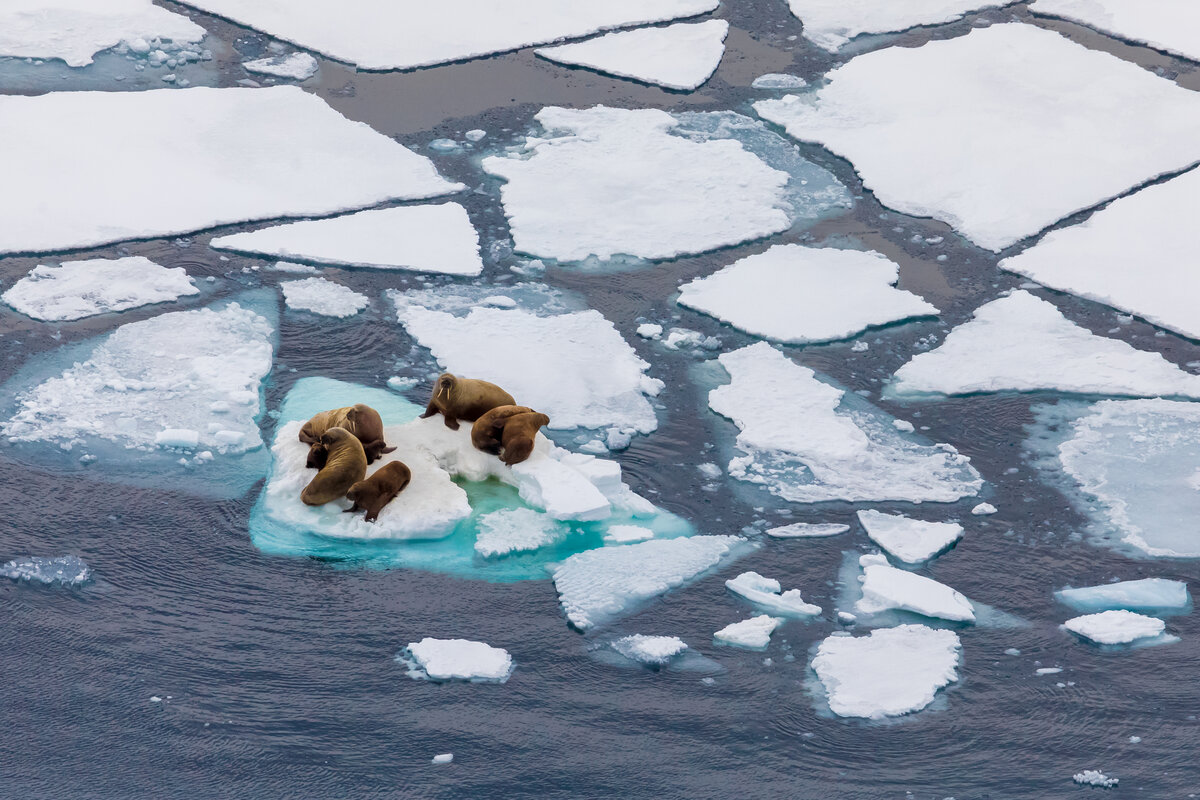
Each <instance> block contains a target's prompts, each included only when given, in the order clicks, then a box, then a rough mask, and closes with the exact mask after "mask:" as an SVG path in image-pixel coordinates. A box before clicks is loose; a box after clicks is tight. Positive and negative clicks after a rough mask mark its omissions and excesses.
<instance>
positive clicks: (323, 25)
mask: <svg viewBox="0 0 1200 800" xmlns="http://www.w3.org/2000/svg"><path fill="white" fill-rule="evenodd" d="M187 5H189V6H194V7H195V8H199V9H202V10H204V11H208V12H210V13H212V14H217V15H219V16H222V17H226V18H228V19H231V20H233V21H234V22H238V23H240V24H242V25H247V26H249V27H251V28H257V29H258V30H260V31H263V32H265V33H269V34H270V35H272V36H274V37H277V38H279V39H284V40H286V41H289V42H293V43H295V44H297V45H299V46H301V47H304V48H305V49H308V50H314V51H316V52H318V53H322V54H324V55H327V56H329V57H330V58H336V59H338V60H339V61H345V62H348V63H350V64H354V65H356V66H357V67H359V68H360V69H367V70H389V69H412V68H413V67H424V66H431V65H433V64H444V63H447V62H450V61H461V60H463V59H467V58H475V57H478V56H486V55H491V54H492V53H503V52H506V51H509V50H516V49H518V48H521V47H528V46H529V45H535V44H547V43H549V42H555V41H559V40H561V39H574V38H578V37H581V36H587V35H588V34H591V33H596V32H598V31H603V30H610V29H613V28H622V27H626V26H632V25H640V24H643V23H648V22H666V21H668V20H672V19H680V18H683V17H692V16H696V15H698V14H704V13H706V12H708V11H712V10H713V9H715V8H716V7H717V0H601V1H600V2H588V3H563V2H561V0H457V2H455V3H454V5H453V6H446V5H443V4H438V3H434V4H430V3H428V2H425V1H424V0H342V2H339V3H337V5H336V7H331V6H330V4H329V2H328V0H187ZM334 8H336V10H334Z"/></svg>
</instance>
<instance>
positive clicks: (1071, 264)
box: [1000, 4, 1200, 339]
mask: <svg viewBox="0 0 1200 800" xmlns="http://www.w3.org/2000/svg"><path fill="white" fill-rule="evenodd" d="M1180 7H1183V4H1181V5H1180ZM1198 217H1200V169H1193V170H1191V171H1190V172H1186V173H1184V174H1183V175H1180V176H1178V177H1175V178H1172V179H1171V180H1169V181H1165V182H1163V183H1159V184H1155V185H1154V186H1147V187H1146V188H1145V189H1142V190H1140V191H1138V192H1135V193H1134V194H1131V195H1128V196H1126V197H1120V198H1118V199H1116V200H1114V201H1113V202H1112V203H1111V204H1109V205H1108V206H1107V207H1106V208H1103V209H1101V210H1099V211H1097V212H1096V213H1095V214H1092V216H1090V217H1088V218H1087V219H1086V220H1084V221H1083V222H1081V223H1079V224H1078V225H1072V226H1070V227H1067V228H1060V229H1058V230H1054V231H1050V232H1049V233H1047V234H1046V235H1045V236H1044V237H1043V238H1042V239H1041V241H1039V242H1038V243H1037V244H1035V245H1034V246H1033V247H1030V248H1029V249H1028V250H1024V251H1022V252H1020V253H1018V254H1017V255H1015V256H1010V257H1009V258H1006V259H1004V260H1003V261H1001V262H1000V268H1001V269H1006V270H1009V271H1010V272H1016V273H1018V274H1020V275H1024V276H1025V277H1027V278H1030V279H1031V280H1035V281H1037V282H1038V283H1040V284H1042V285H1043V286H1049V287H1050V288H1051V289H1058V290H1060V291H1063V292H1070V293H1071V294H1076V295H1079V296H1080V297H1085V298H1087V299H1088V300H1094V301H1096V302H1097V303H1104V304H1105V305H1109V306H1112V307H1113V308H1118V309H1120V310H1122V311H1127V312H1129V313H1130V314H1136V315H1137V316H1139V317H1141V318H1142V319H1145V320H1148V321H1149V322H1152V323H1154V324H1155V325H1161V326H1162V327H1164V328H1167V329H1169V330H1172V331H1175V332H1177V333H1181V334H1183V335H1184V336H1187V337H1189V338H1192V339H1200V304H1197V303H1196V302H1195V298H1196V297H1200V270H1196V269H1195V268H1194V264H1195V254H1196V251H1197V250H1200V230H1198V229H1197V226H1195V225H1193V224H1192V220H1194V219H1197V218H1198Z"/></svg>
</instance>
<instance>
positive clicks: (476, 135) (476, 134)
mask: <svg viewBox="0 0 1200 800" xmlns="http://www.w3.org/2000/svg"><path fill="white" fill-rule="evenodd" d="M463 136H464V137H466V140H467V141H468V142H479V141H482V140H483V138H484V137H485V136H487V131H485V130H480V129H479V128H472V129H471V130H469V131H467V132H466V133H464V134H463Z"/></svg>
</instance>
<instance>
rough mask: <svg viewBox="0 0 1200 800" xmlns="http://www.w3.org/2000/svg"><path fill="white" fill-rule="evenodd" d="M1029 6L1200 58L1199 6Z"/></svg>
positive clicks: (1123, 2) (1119, 2)
mask: <svg viewBox="0 0 1200 800" xmlns="http://www.w3.org/2000/svg"><path fill="white" fill-rule="evenodd" d="M1029 10H1030V11H1033V12H1034V13H1036V14H1047V15H1050V16H1055V17H1062V18H1063V19H1069V20H1071V21H1072V22H1079V23H1081V24H1083V25H1087V26H1088V27H1089V28H1095V29H1096V30H1098V31H1102V32H1104V33H1108V34H1111V35H1113V36H1116V37H1118V38H1121V39H1126V40H1128V41H1131V42H1137V43H1139V44H1146V45H1149V46H1150V47H1153V48H1154V49H1155V50H1162V51H1165V52H1167V53H1172V54H1174V55H1180V56H1183V57H1184V58H1190V59H1191V60H1192V61H1200V7H1197V6H1196V4H1194V3H1179V2H1175V0H1036V2H1034V3H1030V5H1029Z"/></svg>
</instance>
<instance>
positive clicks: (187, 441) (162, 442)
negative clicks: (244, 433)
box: [154, 428, 216, 450]
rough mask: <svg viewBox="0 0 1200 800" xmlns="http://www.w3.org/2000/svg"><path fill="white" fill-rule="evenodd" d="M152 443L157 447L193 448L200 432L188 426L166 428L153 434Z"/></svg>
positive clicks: (198, 440) (198, 439) (198, 441)
mask: <svg viewBox="0 0 1200 800" xmlns="http://www.w3.org/2000/svg"><path fill="white" fill-rule="evenodd" d="M215 438H216V437H215V436H214V439H215ZM154 443H155V444H156V445H158V446H159V447H177V448H182V449H185V450H194V449H196V446H197V445H199V444H200V432H199V431H193V430H190V429H188V428H168V429H167V430H162V431H159V432H158V433H156V434H154Z"/></svg>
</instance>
